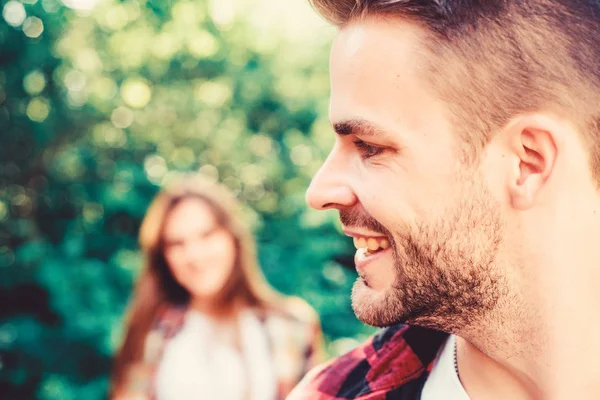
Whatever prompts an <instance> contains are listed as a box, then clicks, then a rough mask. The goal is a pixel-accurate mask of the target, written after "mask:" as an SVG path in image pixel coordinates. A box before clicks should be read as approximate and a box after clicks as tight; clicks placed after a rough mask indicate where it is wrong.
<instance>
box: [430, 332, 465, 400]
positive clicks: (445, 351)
mask: <svg viewBox="0 0 600 400" xmlns="http://www.w3.org/2000/svg"><path fill="white" fill-rule="evenodd" d="M455 346H456V336H454V335H450V337H449V338H448V340H446V343H445V344H444V346H443V347H442V348H441V350H440V352H439V354H438V357H437V359H436V362H435V364H434V366H433V369H432V370H431V374H429V377H428V378H427V381H426V382H425V386H424V387H423V393H422V395H421V399H422V400H469V395H467V392H465V389H464V388H463V386H462V384H461V383H460V379H459V378H458V374H457V373H456V369H455V368H454V347H455Z"/></svg>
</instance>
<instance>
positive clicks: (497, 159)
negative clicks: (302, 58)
mask: <svg viewBox="0 0 600 400" xmlns="http://www.w3.org/2000/svg"><path fill="white" fill-rule="evenodd" d="M312 2H313V5H314V6H315V8H316V9H317V10H318V11H319V12H320V13H321V14H322V15H323V16H324V17H325V18H326V19H327V20H328V21H330V22H331V23H333V24H335V25H336V26H338V27H339V34H338V35H337V38H336V39H335V42H334V44H333V47H332V50H331V63H330V69H331V104H330V119H331V123H332V126H333V130H334V131H335V134H336V136H337V139H336V143H335V145H334V147H333V149H332V151H331V153H330V155H329V157H328V158H327V160H326V161H325V163H324V165H323V166H322V168H321V170H320V171H319V172H318V173H317V175H316V176H315V177H314V180H313V182H312V184H311V187H310V188H309V190H308V193H307V199H308V202H309V204H310V205H311V206H312V207H314V208H317V209H322V210H326V209H337V210H338V211H339V214H340V219H341V222H342V224H343V226H344V231H345V232H346V234H347V235H348V236H351V237H353V240H354V243H355V245H356V247H357V252H356V257H355V262H356V268H357V271H358V273H359V278H358V280H357V282H356V284H355V286H354V289H353V293H352V303H353V308H354V310H355V312H356V315H357V316H358V318H360V319H361V320H362V321H363V322H365V323H367V324H370V325H374V326H378V327H387V328H386V329H384V330H382V331H381V332H380V333H379V334H378V335H376V336H375V337H373V338H372V339H370V340H369V341H368V342H367V343H365V344H364V345H362V346H360V347H359V348H357V349H355V350H354V351H352V352H350V353H348V354H346V355H344V356H342V357H340V358H338V359H336V360H333V361H332V362H330V363H329V364H327V365H325V366H323V367H321V368H319V369H317V370H315V371H313V372H312V373H311V374H309V376H307V378H306V379H305V380H304V382H303V383H302V384H301V385H300V386H299V387H298V388H297V389H296V390H295V392H294V393H293V394H292V396H291V397H290V398H291V399H350V398H364V399H395V398H397V399H425V400H432V399H469V398H471V399H474V400H478V399H486V400H494V399H511V400H513V399H542V398H543V399H597V398H600V340H599V339H598V338H600V317H598V313H597V310H598V308H600V290H599V287H600V246H599V245H598V243H597V242H598V240H599V239H598V238H599V237H600V191H599V182H600V67H599V65H600V2H598V1H591V0H587V1H584V0H580V1H575V0H555V1H551V0H520V1H517V0H494V1H491V0H454V1H452V0H312Z"/></svg>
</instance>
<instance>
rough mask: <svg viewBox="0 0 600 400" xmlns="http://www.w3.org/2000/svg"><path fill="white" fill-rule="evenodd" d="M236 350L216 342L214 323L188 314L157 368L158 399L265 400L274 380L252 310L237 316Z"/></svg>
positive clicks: (265, 340)
mask: <svg viewBox="0 0 600 400" xmlns="http://www.w3.org/2000/svg"><path fill="white" fill-rule="evenodd" d="M239 324H240V333H241V338H240V339H241V340H240V341H241V343H240V344H241V348H242V349H241V350H242V351H241V352H240V351H239V350H238V349H236V348H235V347H234V346H233V345H232V343H230V342H228V341H224V340H219V337H218V333H217V332H216V331H215V324H214V322H213V321H212V320H211V319H210V318H207V317H206V316H205V315H202V314H200V313H198V312H196V311H193V310H189V311H188V312H187V313H186V315H185V322H184V324H183V327H182V329H181V331H180V332H179V333H178V334H177V335H176V336H175V337H174V338H173V339H171V340H170V341H169V343H168V344H167V346H166V348H165V350H164V354H163V357H162V359H161V362H160V364H159V367H158V371H157V376H156V397H157V399H158V400H187V399H190V400H196V399H223V400H245V399H248V398H249V399H252V400H267V399H274V398H275V397H276V389H277V381H276V377H275V370H274V367H273V361H272V357H271V353H270V350H269V343H268V338H267V335H266V332H265V330H264V328H263V326H262V324H261V323H260V321H259V320H258V318H257V317H256V315H255V314H254V313H253V312H252V311H249V310H248V311H245V312H243V313H242V314H241V315H240V317H239Z"/></svg>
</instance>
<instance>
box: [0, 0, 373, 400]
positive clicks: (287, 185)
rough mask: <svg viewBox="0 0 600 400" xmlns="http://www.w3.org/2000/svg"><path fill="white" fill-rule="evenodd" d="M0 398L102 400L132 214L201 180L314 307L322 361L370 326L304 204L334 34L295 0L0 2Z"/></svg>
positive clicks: (134, 220) (116, 335)
mask: <svg viewBox="0 0 600 400" xmlns="http://www.w3.org/2000/svg"><path fill="white" fill-rule="evenodd" d="M0 9H1V10H2V20H1V21H0V143H1V144H0V273H2V279H1V280H0V287H1V292H0V305H1V307H0V310H1V313H0V392H1V393H3V398H7V399H29V398H36V399H58V398H60V399H71V398H72V399H96V398H97V399H100V398H104V397H105V390H106V388H107V382H108V381H107V379H108V378H107V377H108V373H109V370H110V362H111V356H112V354H113V353H114V351H115V349H116V347H117V346H118V344H119V341H120V338H121V335H122V317H123V313H124V310H125V307H126V304H127V301H128V298H129V295H130V293H131V289H132V285H133V284H134V282H135V278H136V276H137V274H138V273H139V269H140V267H141V263H142V260H141V258H140V254H139V251H138V246H137V238H136V235H137V232H138V229H139V225H140V223H141V220H142V218H143V216H144V213H145V210H146V207H147V206H148V204H149V202H150V200H151V199H152V197H153V196H154V195H155V194H156V192H157V191H158V190H159V187H160V185H162V184H164V183H166V182H168V181H169V180H170V179H172V178H173V177H175V176H177V174H179V173H182V172H186V171H198V170H199V171H201V172H202V173H204V174H205V175H207V176H210V177H212V178H214V179H218V180H220V181H222V182H224V183H225V184H226V185H228V186H229V187H230V188H231V189H232V190H233V191H234V192H235V193H236V194H237V195H238V197H239V198H240V199H241V200H242V201H243V202H244V203H245V204H247V205H248V209H247V210H246V215H247V218H248V221H249V223H251V224H252V226H253V227H254V228H255V230H256V233H257V241H258V245H259V256H260V261H261V265H262V267H263V269H264V271H265V274H266V275H267V277H268V279H269V281H270V282H272V284H273V285H274V286H275V287H276V288H277V289H279V290H281V291H282V292H285V293H289V294H295V295H299V296H302V297H304V298H305V299H307V300H308V301H309V302H310V303H311V304H312V305H313V306H314V307H315V308H316V309H317V310H318V311H319V313H320V315H321V318H322V323H323V328H324V331H325V334H326V337H327V339H328V343H329V346H328V350H329V352H330V354H332V355H333V354H339V353H340V352H342V351H345V350H347V349H348V348H349V347H351V346H353V345H355V344H356V340H359V339H360V338H361V337H363V336H364V335H366V334H368V333H369V332H371V330H370V329H368V328H365V327H364V326H362V325H361V324H360V323H359V322H358V321H357V320H356V318H355V317H354V315H353V313H352V310H351V308H350V303H349V293H350V287H351V285H352V283H353V281H354V277H355V275H354V273H353V272H351V271H349V270H347V269H345V268H343V267H342V266H340V265H339V264H338V263H337V262H335V261H333V260H334V259H335V258H336V257H337V256H339V255H348V254H351V253H352V245H351V243H350V241H349V240H347V238H344V237H343V236H342V235H341V234H340V232H339V231H338V230H337V229H336V224H335V220H336V219H337V215H336V214H335V213H323V212H316V211H313V210H309V209H308V208H307V206H306V205H305V202H304V193H305V190H306V188H307V186H308V184H309V182H310V179H311V177H312V176H313V174H314V173H315V172H316V170H317V169H318V167H319V166H320V164H321V163H322V161H323V159H324V157H325V156H326V154H327V152H328V150H329V149H330V147H331V145H332V142H333V135H332V134H331V130H330V128H329V124H328V121H327V98H328V92H329V84H328V71H327V55H328V44H329V41H330V40H331V38H332V34H333V31H332V29H331V28H328V27H327V26H326V24H325V23H324V22H322V21H320V20H319V19H318V18H317V17H316V16H315V15H314V14H313V12H312V11H311V10H310V9H309V7H308V5H307V4H306V3H305V2H304V0H294V1H291V0H290V1H286V2H281V1H277V0H263V1H261V2H256V1H250V0H247V1H246V0H237V1H232V0H213V1H206V0H195V1H184V0H181V1H177V0H174V1H162V0H149V1H143V0H142V1H131V0H126V1H120V0H105V1H96V0H63V1H62V2H58V1H57V0H27V1H25V0H23V1H17V0H10V1H4V2H2V3H0Z"/></svg>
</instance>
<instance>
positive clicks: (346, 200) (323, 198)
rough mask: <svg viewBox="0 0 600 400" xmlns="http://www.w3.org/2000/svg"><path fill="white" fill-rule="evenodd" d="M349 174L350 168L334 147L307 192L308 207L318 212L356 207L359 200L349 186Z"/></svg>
mask: <svg viewBox="0 0 600 400" xmlns="http://www.w3.org/2000/svg"><path fill="white" fill-rule="evenodd" d="M348 174H349V166H348V165H346V163H345V160H344V157H342V155H341V154H339V151H338V150H337V149H336V147H335V146H334V148H333V150H332V151H331V153H330V154H329V156H328V157H327V160H325V162H324V163H323V165H322V166H321V168H320V169H319V171H318V172H317V173H316V174H315V176H314V177H313V180H312V182H311V183H310V186H309V188H308V190H307V191H306V202H307V203H308V205H309V206H311V207H312V208H314V209H317V210H327V209H330V208H336V209H342V208H347V207H349V206H352V205H354V203H356V201H357V198H356V195H355V194H354V192H353V190H352V188H351V186H350V185H349V181H348V178H349V176H348Z"/></svg>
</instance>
